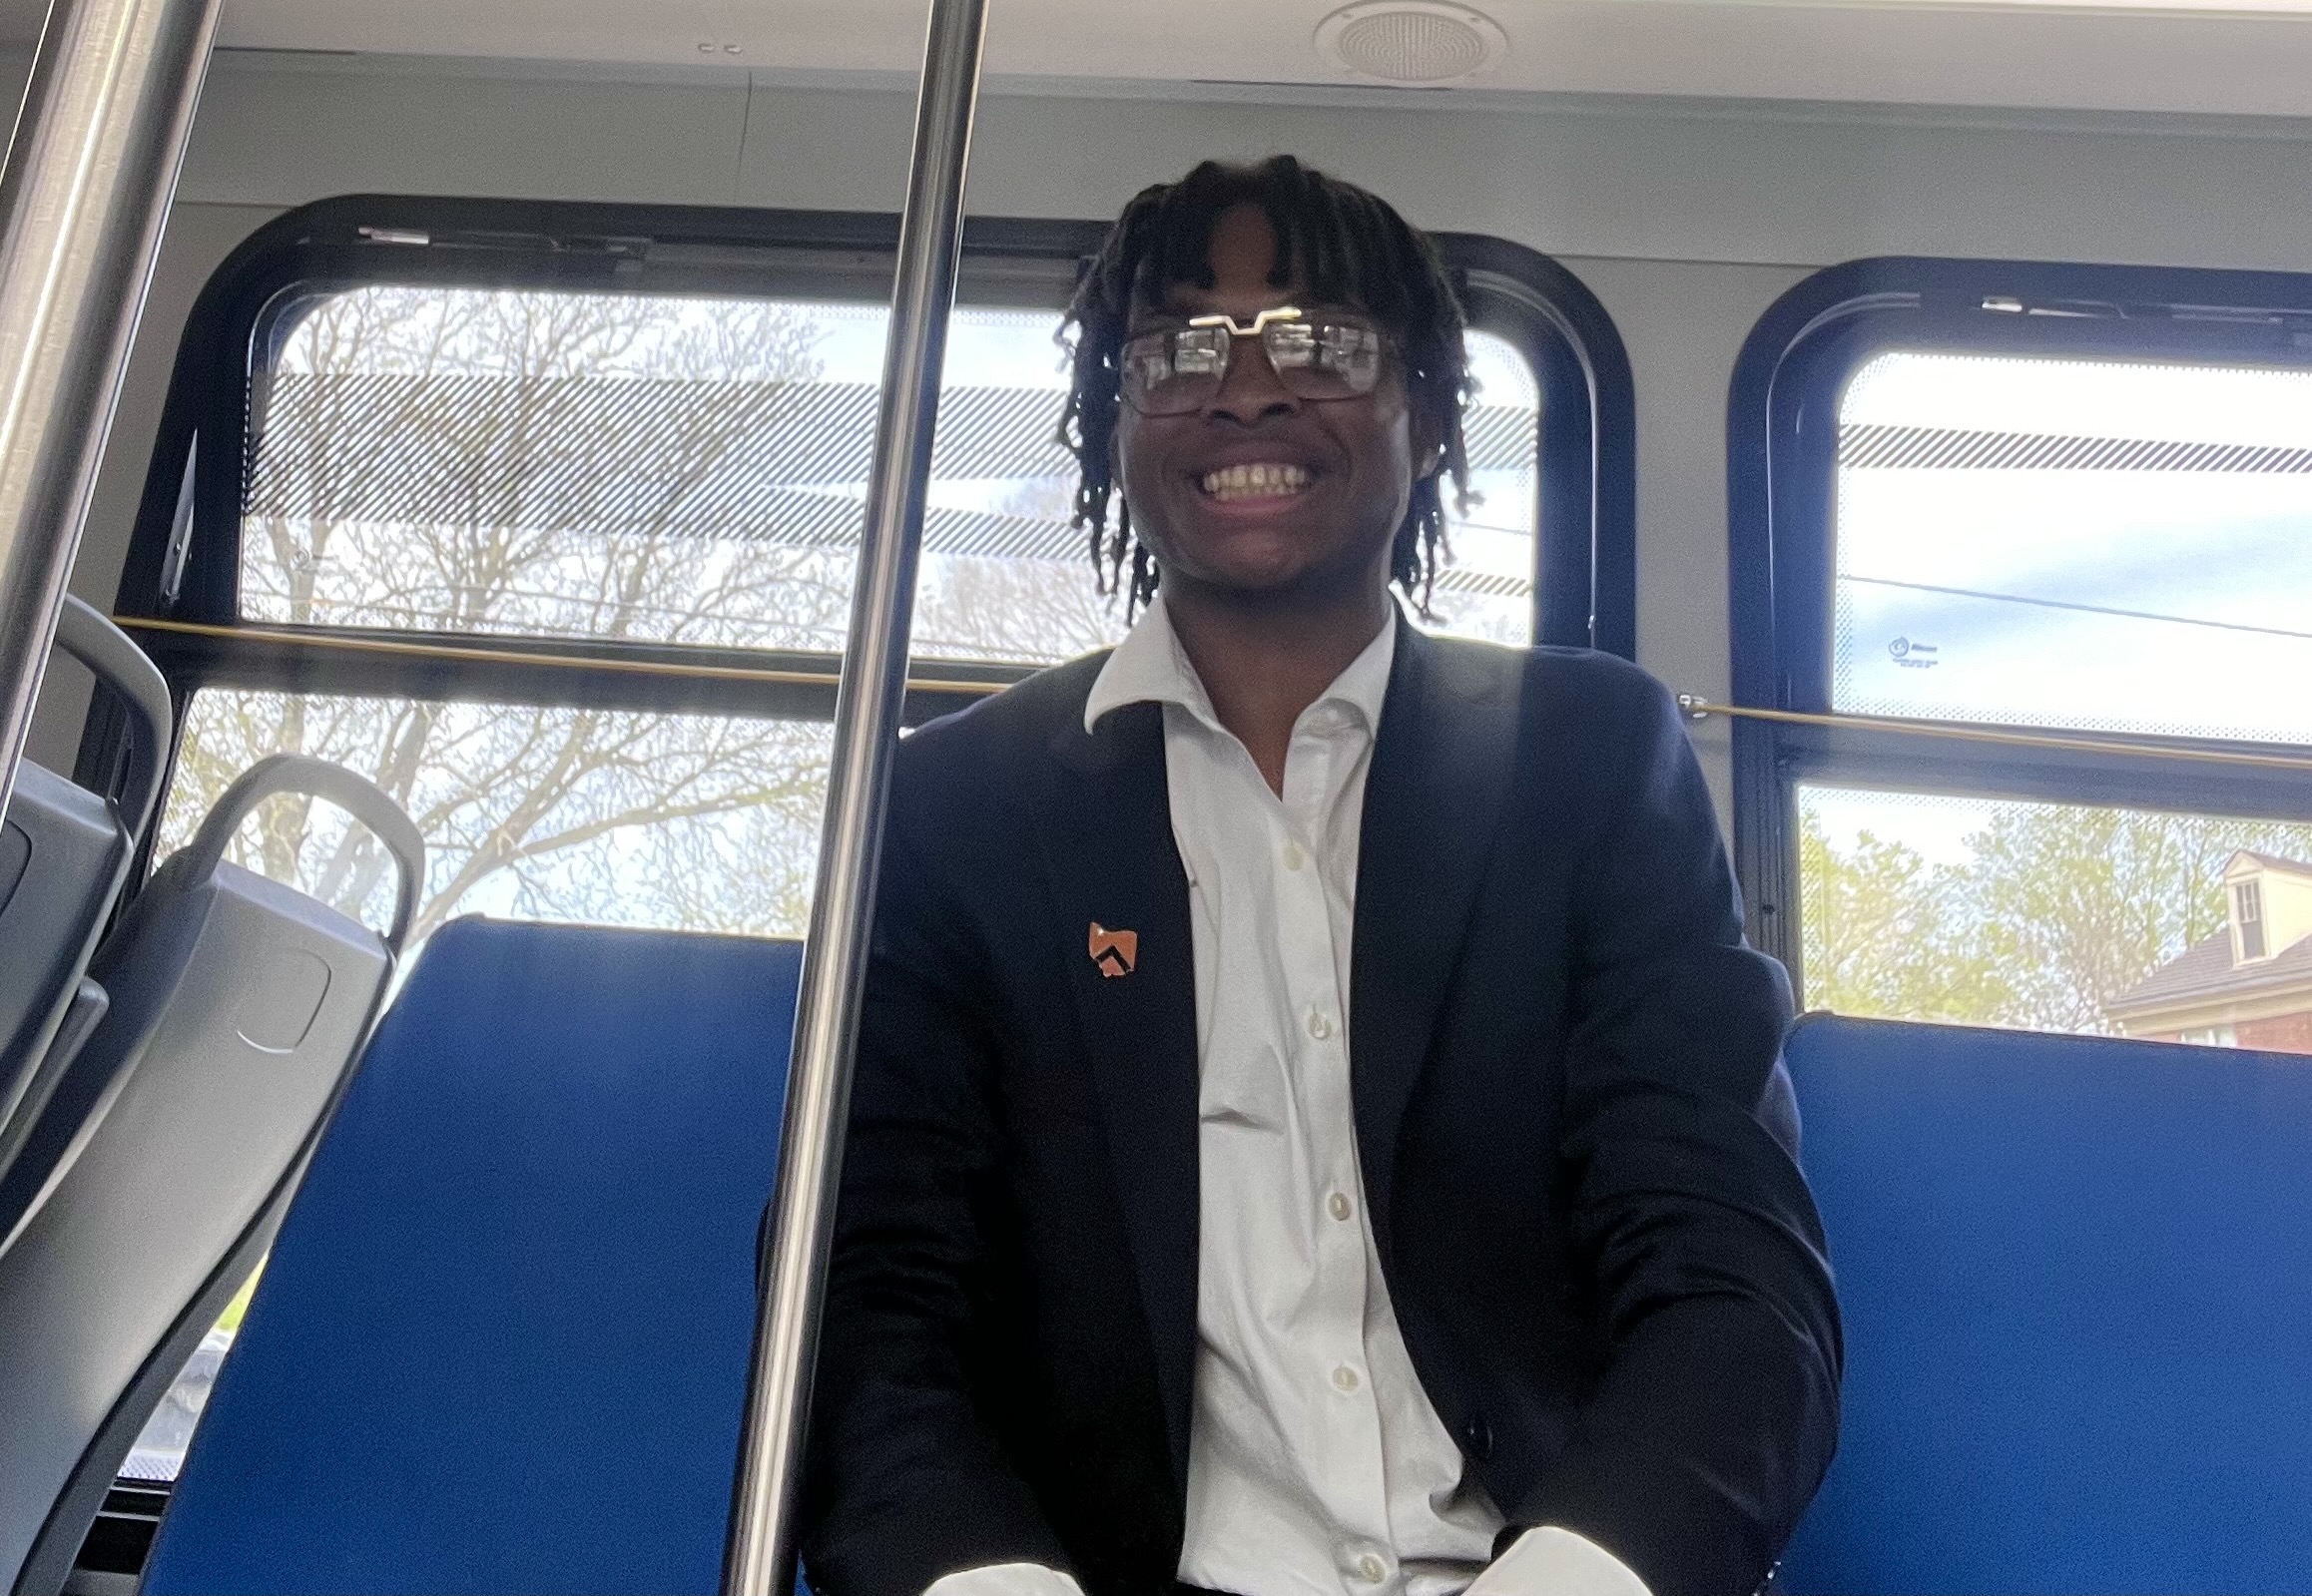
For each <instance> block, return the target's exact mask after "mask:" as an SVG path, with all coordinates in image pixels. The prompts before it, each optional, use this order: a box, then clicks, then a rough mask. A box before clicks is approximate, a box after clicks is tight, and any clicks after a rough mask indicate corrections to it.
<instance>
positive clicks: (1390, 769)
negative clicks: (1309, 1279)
mask: <svg viewBox="0 0 2312 1596" xmlns="http://www.w3.org/2000/svg"><path fill="white" fill-rule="evenodd" d="M1519 679H1520V678H1519V675H1518V673H1516V672H1515V671H1513V670H1504V669H1502V668H1501V667H1500V666H1499V665H1498V664H1497V663H1496V662H1494V661H1491V660H1488V659H1485V658H1484V657H1482V656H1473V655H1470V654H1463V653H1461V652H1459V651H1457V650H1454V649H1451V648H1449V647H1443V646H1440V645H1439V644H1437V643H1434V642H1432V641H1431V640H1429V639H1428V638H1426V637H1424V636H1423V635H1422V634H1421V633H1420V632H1418V631H1416V630H1415V629H1414V628H1413V627H1412V626H1411V625H1410V624H1407V623H1405V622H1402V621H1401V622H1400V623H1399V632H1398V640H1397V659H1396V663H1395V665H1394V667H1393V668H1392V669H1391V671H1390V677H1389V694H1388V697H1387V698H1386V699H1385V700H1384V701H1383V706H1382V712H1381V734H1380V737H1379V739H1378V741H1377V742H1376V743H1375V745H1374V750H1373V765H1372V768H1371V771H1370V773H1369V774H1368V776H1367V778H1366V784H1365V819H1364V826H1363V830H1362V832H1361V840H1360V842H1359V844H1358V848H1359V850H1358V868H1357V917H1356V931H1355V936H1354V941H1353V946H1352V950H1351V964H1350V992H1349V1004H1350V1017H1349V1025H1350V1032H1349V1067H1350V1076H1351V1082H1352V1086H1353V1089H1354V1091H1355V1094H1356V1105H1357V1142H1358V1152H1359V1156H1360V1160H1361V1162H1362V1164H1363V1166H1364V1170H1365V1189H1366V1201H1367V1203H1368V1205H1369V1206H1370V1207H1371V1209H1372V1215H1373V1225H1374V1235H1375V1240H1376V1242H1377V1243H1378V1244H1379V1245H1380V1247H1381V1250H1382V1257H1383V1260H1384V1262H1386V1261H1387V1259H1388V1257H1389V1249H1390V1198H1391V1188H1392V1183H1393V1176H1394V1174H1395V1170H1396V1148H1397V1137H1398V1130H1399V1128H1400V1127H1401V1126H1402V1125H1403V1124H1404V1121H1405V1110H1406V1104H1407V1103H1408V1101H1410V1100H1411V1098H1412V1096H1413V1089H1414V1084H1415V1082H1416V1081H1417V1080H1418V1079H1419V1077H1420V1074H1421V1069H1422V1064H1423V1062H1424V1060H1425V1059H1426V1058H1427V1057H1428V1055H1429V1050H1430V1042H1431V1038H1432V1036H1433V1034H1434V1033H1435V1031H1436V1029H1437V1022H1438V1017H1439V1010H1440V1008H1441V1007H1442V1006H1443V1004H1444V1002H1445V989H1446V987H1447V985H1448V984H1449V983H1450V981H1451V979H1452V972H1453V969H1454V967H1455V966H1456V965H1457V964H1458V963H1459V962H1460V952H1461V945H1462V941H1463V938H1464V935H1465V932H1466V929H1467V924H1468V919H1469V915H1470V912H1471V910H1472V908H1473V907H1474V905H1475V901H1476V891H1477V884H1478V881H1479V878H1480V876H1481V874H1482V872H1483V869H1484V865H1485V859H1486V856H1487V855H1488V853H1489V852H1490V851H1491V848H1492V844H1493V837H1494V833H1495V831H1496V830H1497V829H1498V827H1499V824H1500V817H1501V809H1502V804H1503V801H1504V799H1505V798H1506V796H1507V793H1508V787H1509V778H1510V773H1511V771H1512V769H1513V768H1514V765H1515V759H1516V748H1515V739H1516V727H1517V706H1516V703H1515V697H1516V695H1515V693H1514V691H1513V684H1514V683H1515V682H1516V681H1518V680H1519Z"/></svg>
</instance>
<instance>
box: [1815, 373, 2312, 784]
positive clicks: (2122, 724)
mask: <svg viewBox="0 0 2312 1596" xmlns="http://www.w3.org/2000/svg"><path fill="white" fill-rule="evenodd" d="M1837 515H1838V523H1837V549H1838V553H1837V572H1836V584H1835V605H1836V614H1835V630H1834V634H1833V645H1832V666H1833V683H1832V700H1833V703H1834V705H1835V707H1836V708H1837V709H1839V710H1841V711H1845V712H1848V713H1854V714H1866V715H1893V716H1912V717H1920V718H1925V719H1934V720H1953V721H1980V722H2001V723H2009V724H2018V725H2025V726H2048V727H2072V728H2081V729H2087V730H2094V731H2105V732H2131V733H2147V734H2155V735H2175V736H2185V737H2206V738H2229V739H2247V740H2253V741H2258V742H2280V743H2288V742H2295V743H2305V742H2312V695H2307V694H2306V693H2305V692H2304V691H2303V685H2304V684H2305V683H2306V682H2307V681H2312V537H2307V536H2306V535H2305V528H2306V527H2307V526H2308V525H2312V373H2307V372H2299V371H2288V370H2257V369H2246V368H2232V367H2215V366H2198V365H2186V364H2155V363H2150V362H2123V361H2088V360H2060V359H2044V358H2010V357H1995V356H1981V355H1961V354H1940V353H1914V352H1895V353H1889V354H1883V355H1880V356H1879V357H1877V358H1875V359H1873V360H1871V361H1870V362H1869V363H1868V364H1866V365H1864V366H1863V367H1862V368H1861V369H1860V370H1859V371H1858V372H1857V373H1856V374H1855V376H1854V378H1853V380H1852V381H1851V382H1850V383H1849V385H1848V387H1847V389H1846V393H1845V396H1844V398H1843V400H1842V402H1841V405H1840V409H1839V468H1838V507H1837Z"/></svg>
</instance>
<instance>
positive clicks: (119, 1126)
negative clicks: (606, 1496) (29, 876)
mask: <svg viewBox="0 0 2312 1596" xmlns="http://www.w3.org/2000/svg"><path fill="white" fill-rule="evenodd" d="M285 790H292V791H303V792H318V793H320V794H322V795H323V796H325V797H327V798H330V799H331V800H332V801H335V802H339V803H342V804H343V805H344V806H345V807H346V808H348V809H351V810H352V811H353V812H354V813H355V814H356V815H358V816H359V817H360V818H361V819H362V821H363V822H364V823H366V824H368V825H369V827H370V828H371V830H372V831H374V832H376V833H377V834H378V836H379V837H380V838H382V839H383V840H384V841H385V842H386V843H387V845H388V847H389V848H390V849H391V850H392V852H393V854H394V856H395V860H396V862H397V863H398V864H399V865H400V867H401V881H400V895H401V901H402V906H401V908H400V909H399V910H398V911H397V913H396V915H395V925H396V928H395V930H394V931H393V933H392V934H391V936H390V937H380V936H379V935H378V934H377V933H376V932H374V931H371V930H368V929H366V928H364V927H363V926H361V925H359V924H358V923H356V922H355V921H353V920H350V919H348V918H346V917H345V916H344V915H342V914H339V913H337V912H336V911H334V910H332V909H329V908H326V907H324V906H323V905H321V904H320V903H318V902H316V901H314V900H313V899H312V898H310V897H307V896H305V895H304V894H303V893H301V892H298V891H295V890H294V889H292V888H289V887H287V886H283V885H280V884H278V883H276V882H273V881H268V880H266V879H264V878H263V877H261V876H258V875H254V874H252V873H250V872H249V871H247V870H243V869H240V868H239V867H237V866H235V865H232V864H227V863H224V862H222V860H221V855H222V853H223V851H224V848H225V845H226V842H227V841H228V840H229V839H230V837H231V835H232V833H233V830H234V828H235V826H236V825H237V824H238V822H239V821H240V819H241V818H242V817H243V816H245V815H246V814H247V813H248V812H249V810H250V809H251V808H252V807H254V806H255V804H256V803H257V802H258V801H259V800H260V799H262V798H265V797H267V796H269V795H271V794H273V793H276V792H281V791H285ZM420 857H421V849H420V847H419V844H418V842H417V838H416V833H415V831H414V830H413V829H412V828H411V827H410V825H409V822H408V820H407V818H406V817H404V816H403V815H402V814H401V812H400V810H399V809H397V808H395V807H394V806H393V805H392V803H391V802H390V800H388V799H387V798H385V797H384V795H383V794H381V793H378V792H377V791H376V789H374V788H372V787H370V786H369V785H368V784H367V783H364V782H361V781H360V780H359V779H358V778H356V777H353V776H350V775H349V774H347V773H345V772H343V771H339V770H337V769H336V768H334V767H330V766H321V765H319V764H318V762H315V761H310V760H303V759H296V758H293V757H285V756H277V757H276V758H275V759H273V760H269V761H266V762H263V763H261V764H260V765H259V766H258V767H256V768H255V769H254V770H252V771H251V772H250V774H249V775H248V776H247V777H244V778H243V779H242V780H241V781H240V782H238V783H236V784H235V785H234V787H233V789H232V790H230V791H229V792H228V793H227V794H226V796H225V798H223V799H221V800H220V801H219V803H218V806H217V808H216V810H215V811H213V812H212V813H211V815H210V816H209V818H208V819H207V820H206V821H204V823H203V825H202V828H201V830H200V832H199V833H198V834H197V835H196V837H195V839H194V841H193V843H192V845H191V846H189V847H187V848H186V849H185V851H184V852H182V853H180V854H179V855H177V856H176V857H175V858H173V859H171V860H170V861H169V863H168V864H167V865H165V866H164V867H163V868H162V869H161V870H160V871H159V872H157V873H156V874H155V876H154V878H153V880H152V881H151V882H150V883H148V885H147V887H146V889H145V891H144V892H143V893H142V894H141V895H140V896H139V897H138V899H137V901H136V902H135V904H133V905H132V906H131V908H130V911H129V912H128V914H127V915H126V916H124V917H123V919H122V922H121V924H120V926H119V928H118V929H117V930H116V931H115V932H114V934H113V935H112V936H111V937H109V938H108V939H107V940H106V943H105V945H104V947H103V948H102V949H100V950H99V952H98V954H97V957H96V959H95V961H94V963H93V964H92V965H91V970H92V972H93V974H94V977H95V979H96V980H97V981H99V982H100V983H101V984H102V985H103V986H104V987H105V989H106V990H107V991H108V992H109V993H110V994H111V998H112V1001H111V1006H110V1007H109V1008H108V1009H107V1010H106V1012H105V1013H104V1016H103V1018H102V1019H100V1020H99V1021H98V1022H97V1025H96V1027H95V1031H94V1034H93V1035H91V1036H90V1038H89V1040H88V1041H87V1043H86V1045H85V1046H84V1047H83V1048H82V1049H81V1051H80V1054H79V1056H78V1057H77V1058H76V1059H75V1060H74V1062H73V1064H72V1066H71V1068H70V1069H68V1070H67V1071H66V1072H65V1075H64V1077H63V1078H62V1080H60V1081H59V1082H58V1084H57V1087H56V1090H55V1092H54V1094H53V1095H52V1096H51V1098H50V1100H49V1102H48V1104H47V1105H46V1108H45V1109H44V1111H43V1114H42V1116H41V1120H40V1123H39V1124H38V1125H37V1126H36V1127H35V1128H34V1131H33V1134H32V1136H31V1138H30V1139H29V1140H28V1141H27V1142H26V1143H25V1146H24V1150H23V1155H22V1156H21V1157H20V1158H19V1160H18V1162H17V1164H16V1167H15V1169H14V1170H12V1171H11V1172H10V1174H9V1177H8V1179H7V1180H6V1181H4V1182H0V1202H5V1203H6V1204H7V1209H6V1212H7V1213H9V1214H11V1215H13V1216H14V1217H13V1219H12V1221H11V1223H10V1225H9V1228H8V1229H7V1230H6V1232H5V1233H4V1234H0V1347H4V1348H5V1349H6V1352H5V1355H4V1356H0V1413H4V1414H6V1415H7V1418H6V1421H5V1422H4V1423H0V1588H8V1589H11V1590H12V1591H13V1592H15V1593H16V1596H53V1593H54V1592H55V1591H56V1590H58V1589H60V1588H61V1586H62V1585H63V1582H64V1578H65V1576H66V1574H67V1573H69V1571H70V1569H71V1565H72V1559H73V1555H74V1553H75V1552H76V1551H77V1550H78V1549H79V1545H80V1540H81V1537H82V1535H83V1534H84V1533H85V1532H86V1530H87V1528H88V1525H89V1523H90V1521H91V1520H92V1519H93V1518H94V1517H95V1515H96V1512H97V1510H98V1508H99V1507H100V1506H101V1505H102V1502H103V1499H104V1492H105V1490H106V1489H107V1488H108V1487H109V1486H110V1485H111V1483H112V1480H113V1476H114V1475H115V1473H116V1472H117V1471H118V1468H119V1465H120V1462H121V1460H122V1459H123V1458H124V1457H125V1456H126V1455H127V1453H128V1450H129V1448H130V1446H131V1445H132V1444H133V1443H134V1441H135V1439H136V1435H137V1432H138V1430H139V1429H140V1428H141V1427H142V1426H143V1424H144V1422H145V1419H146V1418H147V1416H148V1415H149V1414H150V1413H151V1412H152V1409H153V1407H154V1406H155V1404H156V1403H157V1402H158V1401H159V1400H160V1397H161V1395H162V1393H163V1391H165V1390H166V1389H167V1387H168V1383H169V1380H170V1378H171V1377H172V1376H173V1375H174V1374H175V1373H176V1370H177V1369H178V1367H179V1366H181V1365H182V1364H183V1362H184V1360H185V1358H186V1356H187V1355H188V1353H189V1352H190V1351H191V1349H192V1347H193V1345H194V1344H195V1343H197V1342H198V1341H199V1339H200V1336H201V1334H202V1332H203V1331H204V1330H207V1329H208V1327H209V1325H210V1324H211V1323H213V1322H214V1320H215V1318H216V1316H217V1314H218V1312H219V1311H220V1310H221V1309H222V1308H223V1306H224V1303H225V1301H226V1299H228V1298H230V1297H231V1295H232V1294H233V1292H234V1291H235V1290H236V1289H237V1288H238V1286H239V1284H240V1281H241V1280H242V1279H243V1278H245V1277H246V1274H247V1272H248V1270H249V1268H251V1267H252V1266H253V1265H254V1264H255V1262H256V1257H257V1250H258V1249H261V1248H262V1247H263V1246H264V1244H265V1241H266V1239H267V1236H268V1233H269V1232H270V1229H271V1227H272V1225H273V1224H274V1223H275V1222H276V1221H277V1220H278V1217H279V1213H280V1210H281V1205H282V1202H283V1200H284V1198H285V1197H286V1194H287V1191H288V1188H289V1185H290V1183H291V1181H292V1179H293V1175H294V1172H295V1170H296V1168H297V1166H298V1163H299V1161H300V1159H301V1157H302V1154H303V1152H304V1151H305V1149H306V1148H307V1147H308V1146H309V1145H310V1142H311V1140H312V1135H313V1132H314V1130H315V1128H316V1126H317V1125H318V1124H319V1122H320V1119H321V1117H322V1115H323V1114H324V1112H325V1111H326V1109H327V1107H328V1105H329V1104H330V1102H331V1101H332V1100H333V1099H334V1097H335V1095H336V1094H337V1091H338V1089H339V1086H340V1084H341V1082H342V1081H343V1079H344V1077H345V1075H346V1073H347V1070H348V1068H349V1066H350V1064H351V1061H352V1058H353V1056H354V1053H355V1050H356V1049H357V1048H358V1046H359V1045H360V1043H361V1041H362V1039H363V1037H364V1036H365V1035H366V1033H367V1031H368V1028H369V1024H370V1021H371V1019H372V1017H373V1015H374V1013H375V1011H376V1006H377V1003H378V1000H379V998H380V997H381V995H382V994H383V991H384V987H385V981H386V977H387V975H388V974H389V972H390V970H391V967H392V962H393V946H394V945H395V944H396V943H397V942H398V940H399V936H400V928H401V927H403V926H405V925H406V923H407V918H408V913H407V904H408V899H409V898H410V897H411V895H412V894H413V893H414V891H415V890H416V887H417V884H418V880H419V878H420V876H419V871H420V868H421V866H420V862H419V860H420Z"/></svg>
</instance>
